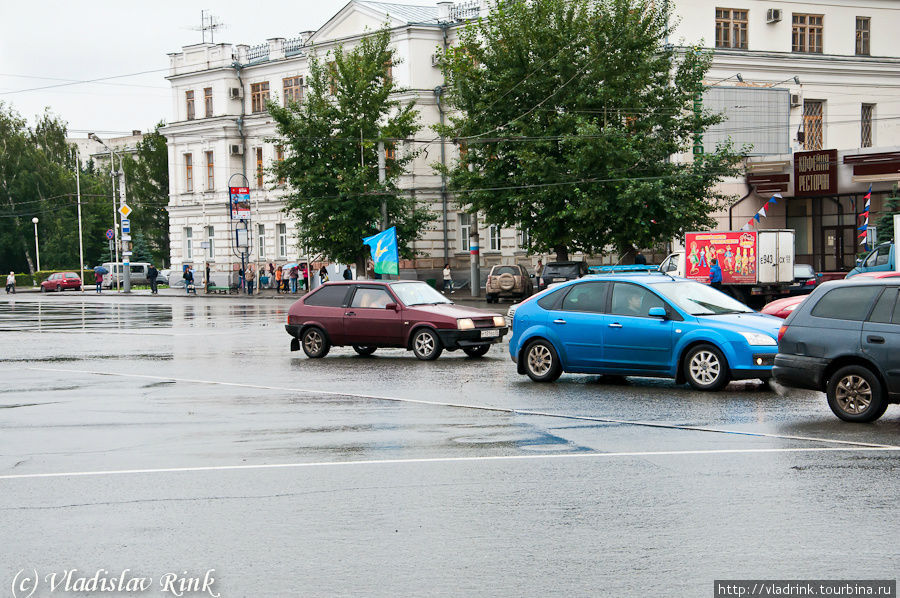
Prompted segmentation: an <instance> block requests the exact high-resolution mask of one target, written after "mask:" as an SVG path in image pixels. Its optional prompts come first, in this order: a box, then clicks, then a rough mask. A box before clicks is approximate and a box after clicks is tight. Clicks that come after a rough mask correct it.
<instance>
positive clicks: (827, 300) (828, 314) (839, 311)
mask: <svg viewBox="0 0 900 598" xmlns="http://www.w3.org/2000/svg"><path fill="white" fill-rule="evenodd" d="M880 291H881V287H876V286H862V287H856V286H854V287H843V288H839V289H832V290H830V291H828V292H827V293H825V296H824V297H822V298H821V299H819V302H818V303H816V305H815V307H813V309H812V312H811V313H812V315H814V316H816V317H817V318H831V319H833V320H853V321H862V320H865V319H866V314H868V313H869V308H870V307H871V306H872V301H873V300H874V299H875V296H876V295H878V293H879V292H880Z"/></svg>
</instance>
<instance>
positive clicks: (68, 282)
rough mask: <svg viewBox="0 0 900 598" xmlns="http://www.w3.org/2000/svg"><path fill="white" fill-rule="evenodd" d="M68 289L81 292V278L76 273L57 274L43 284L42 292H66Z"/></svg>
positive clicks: (49, 277)
mask: <svg viewBox="0 0 900 598" xmlns="http://www.w3.org/2000/svg"><path fill="white" fill-rule="evenodd" d="M66 289H75V290H76V291H80V290H81V277H80V276H78V275H77V274H75V273H74V272H57V273H56V274H51V275H50V276H48V277H47V280H45V281H43V282H41V292H42V293H46V292H47V291H65V290H66Z"/></svg>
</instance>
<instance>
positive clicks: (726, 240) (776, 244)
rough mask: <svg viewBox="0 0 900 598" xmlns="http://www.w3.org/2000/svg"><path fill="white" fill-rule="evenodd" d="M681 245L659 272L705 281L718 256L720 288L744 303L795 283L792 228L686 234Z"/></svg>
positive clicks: (779, 293)
mask: <svg viewBox="0 0 900 598" xmlns="http://www.w3.org/2000/svg"><path fill="white" fill-rule="evenodd" d="M684 247H685V250H684V251H679V252H676V253H673V254H671V255H669V256H668V257H666V259H665V260H663V262H662V264H660V266H659V271H660V272H663V273H666V274H671V275H673V276H682V277H684V278H689V279H691V280H696V281H698V282H704V283H705V282H709V266H710V264H711V263H712V260H713V259H717V260H718V263H719V267H720V268H722V290H723V291H725V292H726V293H729V294H730V295H731V296H732V297H734V298H735V299H737V300H738V301H741V302H743V303H748V304H749V303H751V302H752V303H754V304H761V303H765V302H767V301H770V300H771V299H773V298H777V297H779V296H782V295H786V294H787V293H788V289H789V287H790V285H791V284H792V283H793V282H794V231H793V230H784V229H782V230H761V231H707V232H693V233H686V234H685V240H684Z"/></svg>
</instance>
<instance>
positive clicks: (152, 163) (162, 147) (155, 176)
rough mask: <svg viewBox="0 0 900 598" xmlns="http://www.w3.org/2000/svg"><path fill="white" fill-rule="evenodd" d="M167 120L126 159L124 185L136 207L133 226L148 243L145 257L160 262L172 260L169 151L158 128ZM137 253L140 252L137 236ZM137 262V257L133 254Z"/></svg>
mask: <svg viewBox="0 0 900 598" xmlns="http://www.w3.org/2000/svg"><path fill="white" fill-rule="evenodd" d="M164 125H165V123H159V124H158V125H156V129H155V130H154V131H153V132H151V133H148V134H147V135H144V138H143V139H142V140H141V141H140V142H138V144H137V148H136V149H137V151H136V153H135V154H134V156H129V157H127V158H126V159H125V161H124V165H125V187H126V199H127V202H128V205H129V206H130V207H131V208H133V209H134V212H133V213H132V214H131V226H132V229H133V230H134V231H135V234H136V235H137V234H140V235H141V237H142V241H144V242H146V245H145V246H144V247H142V248H141V249H142V251H145V252H149V255H147V254H146V253H145V256H146V257H148V258H152V261H153V263H155V264H157V265H161V264H164V263H167V262H168V261H169V212H168V211H167V210H166V206H167V205H168V204H169V152H168V149H167V146H166V138H165V137H164V136H163V135H162V134H160V132H159V130H160V128H162V127H163V126H164ZM133 251H134V252H135V253H134V255H135V256H136V255H137V237H135V247H134V249H133ZM133 259H134V260H135V261H146V260H138V259H137V258H136V257H133Z"/></svg>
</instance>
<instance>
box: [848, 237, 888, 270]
mask: <svg viewBox="0 0 900 598" xmlns="http://www.w3.org/2000/svg"><path fill="white" fill-rule="evenodd" d="M895 263H896V262H894V244H893V243H882V244H881V245H879V246H877V247H876V248H875V249H873V250H872V251H871V252H870V253H869V255H867V256H866V257H864V258H862V259H861V260H856V267H855V268H853V269H852V270H850V271H849V272H848V273H847V278H852V277H853V276H856V275H857V274H862V273H864V272H889V271H892V270H894V264H895Z"/></svg>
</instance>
